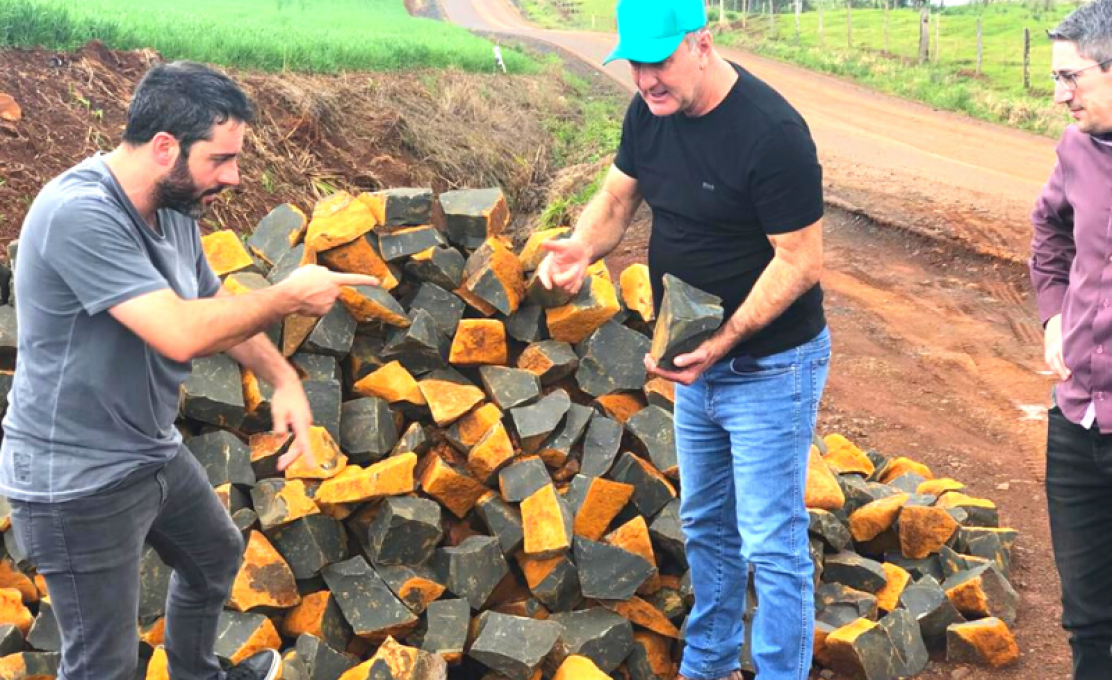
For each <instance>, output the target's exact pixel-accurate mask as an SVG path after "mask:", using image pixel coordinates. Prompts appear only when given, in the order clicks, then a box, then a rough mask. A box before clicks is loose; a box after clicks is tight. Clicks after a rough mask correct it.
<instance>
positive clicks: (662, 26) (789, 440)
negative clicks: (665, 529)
mask: <svg viewBox="0 0 1112 680" xmlns="http://www.w3.org/2000/svg"><path fill="white" fill-rule="evenodd" d="M617 14H618V45H617V47H616V48H615V50H614V52H613V53H611V55H610V57H609V59H608V61H609V60H614V59H624V60H626V61H628V62H629V66H630V74H631V76H632V78H633V82H634V84H635V85H636V86H637V90H638V93H637V95H636V96H634V98H633V100H632V102H631V103H630V105H629V109H628V110H627V112H626V116H625V122H624V124H623V126H622V139H621V144H620V145H619V148H618V154H617V156H616V158H615V159H614V166H613V167H612V168H611V169H610V173H609V175H608V176H607V178H606V181H605V183H604V184H603V186H602V189H601V191H599V193H598V195H596V196H595V197H594V198H593V199H592V201H591V203H590V204H589V205H588V206H587V208H586V209H585V210H584V212H583V215H582V217H581V218H580V220H579V222H578V224H577V225H576V228H575V233H574V234H573V236H572V237H571V238H569V239H566V240H556V241H549V242H548V243H547V244H546V245H545V247H546V248H547V249H548V250H549V251H550V252H549V255H548V256H547V257H546V259H545V260H544V261H543V262H542V264H541V266H540V267H539V268H538V271H537V274H538V277H539V278H540V280H541V281H542V283H544V285H546V286H548V287H552V286H553V285H556V286H560V287H561V288H564V289H565V290H567V291H569V292H574V291H575V290H578V288H579V286H580V285H581V282H582V281H583V276H584V272H585V270H586V268H587V266H588V265H589V263H590V262H591V261H592V260H597V259H599V258H601V257H603V256H604V255H606V254H607V253H608V252H610V251H611V250H612V249H613V248H614V247H615V246H616V245H617V243H618V242H619V241H620V240H621V238H622V235H623V233H624V232H625V229H626V227H627V226H628V225H629V223H630V221H631V220H632V218H633V215H634V213H635V211H636V210H637V208H638V206H639V205H640V204H641V201H642V200H644V201H645V202H646V203H648V205H649V207H650V208H652V212H653V224H652V239H651V240H650V243H649V256H648V260H649V270H650V272H651V277H652V283H653V293H654V300H655V303H656V305H657V306H658V307H659V305H660V302H661V298H662V294H663V293H662V288H663V286H662V279H663V276H664V274H666V273H667V274H672V275H674V276H676V277H677V278H679V279H681V280H683V281H686V282H687V283H689V284H691V285H693V286H695V287H697V288H701V289H703V290H705V291H708V292H711V293H714V294H715V295H718V296H719V297H721V298H722V299H723V301H724V308H725V312H726V314H727V315H728V316H727V321H726V323H724V324H723V325H722V328H721V329H720V330H719V331H718V332H717V333H715V334H714V335H713V336H712V337H711V338H709V339H708V340H706V341H705V342H704V343H703V344H702V345H700V346H699V347H698V348H696V349H694V350H693V351H691V352H690V353H688V354H684V355H681V356H679V357H676V359H675V362H674V363H675V365H676V366H678V367H679V368H678V369H676V370H674V371H671V370H663V369H662V368H661V367H658V366H657V365H656V364H655V363H654V362H653V361H652V360H651V359H650V358H646V369H647V370H648V371H649V372H651V373H654V374H656V375H661V376H663V377H665V378H667V379H669V380H672V381H674V382H676V383H677V385H676V408H675V411H676V416H675V430H676V448H677V452H678V455H679V470H680V519H681V521H682V523H683V531H684V536H685V538H686V546H685V549H686V555H687V560H688V563H689V565H690V568H691V583H692V586H693V588H694V591H695V605H694V607H693V608H692V611H691V615H690V616H689V617H688V619H687V625H686V636H685V643H686V645H685V648H684V655H683V662H682V664H681V666H680V676H679V680H740V678H741V673H740V671H739V670H738V666H739V663H738V652H739V648H740V646H741V641H742V635H743V631H742V612H743V611H744V610H745V593H746V583H747V582H748V578H749V569H750V567H752V568H753V570H754V583H755V587H756V591H757V598H758V600H759V601H760V606H759V607H758V608H757V613H756V617H755V619H754V621H753V624H752V625H753V631H752V641H753V644H752V650H753V663H754V665H755V666H756V669H757V676H758V677H759V678H760V680H805V679H806V678H807V676H808V671H809V670H810V668H811V652H812V635H813V632H812V628H813V617H814V592H813V578H814V571H813V565H812V562H811V558H810V555H809V552H808V545H807V527H808V517H807V510H806V508H805V507H804V503H803V491H804V484H805V480H806V478H807V460H808V456H807V454H808V448H809V445H810V442H811V433H812V431H813V429H814V426H815V415H816V410H817V408H818V402H819V399H820V397H821V395H822V391H823V387H824V385H825V382H826V375H827V370H828V362H829V359H830V336H829V333H828V331H827V328H826V321H825V318H824V315H823V308H822V288H821V287H820V286H819V277H820V274H821V271H822V216H823V201H822V169H821V167H820V166H819V162H818V157H817V154H816V150H815V145H814V142H813V141H812V140H811V134H810V131H809V130H808V129H807V124H806V123H805V122H804V120H803V118H802V117H801V116H800V115H799V113H797V112H796V111H795V109H793V108H792V107H791V105H790V104H789V103H788V102H787V101H785V100H784V98H783V97H782V96H781V95H780V94H779V93H777V92H776V91H775V90H773V89H772V88H771V87H770V86H769V85H768V84H766V83H764V82H762V81H760V80H759V79H757V78H756V77H754V76H753V75H752V74H751V73H749V72H748V71H746V70H745V69H744V68H742V67H741V66H738V65H737V64H732V63H730V62H728V61H726V60H725V59H723V58H722V57H721V56H720V55H719V54H718V52H717V51H716V50H715V49H714V37H713V35H712V34H711V33H710V32H709V31H707V30H706V22H707V19H706V10H705V8H704V6H703V0H621V2H619V3H618V12H617Z"/></svg>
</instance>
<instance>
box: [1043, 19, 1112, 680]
mask: <svg viewBox="0 0 1112 680" xmlns="http://www.w3.org/2000/svg"><path fill="white" fill-rule="evenodd" d="M1048 35H1049V37H1050V39H1051V40H1052V41H1053V43H1054V44H1053V67H1054V71H1053V73H1052V75H1051V77H1052V78H1053V79H1054V101H1055V102H1058V103H1061V104H1064V105H1065V106H1067V107H1068V108H1069V111H1070V115H1072V116H1073V119H1074V120H1075V121H1076V123H1075V124H1074V125H1071V126H1070V127H1069V128H1067V129H1066V131H1065V133H1064V134H1063V135H1062V138H1061V140H1060V141H1059V143H1058V162H1057V164H1056V165H1055V167H1054V171H1053V173H1052V174H1051V176H1050V180H1049V181H1048V182H1047V184H1046V186H1045V187H1044V188H1043V191H1042V194H1041V195H1040V196H1039V199H1038V202H1037V204H1036V206H1035V210H1034V213H1033V214H1032V216H1031V217H1032V221H1033V222H1034V238H1033V239H1032V242H1031V250H1032V254H1031V261H1030V267H1031V280H1032V282H1033V283H1034V286H1035V290H1036V292H1037V298H1038V308H1039V317H1040V320H1041V321H1042V322H1043V324H1044V325H1045V327H1046V338H1045V354H1046V362H1047V364H1048V365H1049V367H1050V369H1051V371H1052V372H1053V373H1054V375H1055V376H1056V377H1057V378H1058V379H1059V381H1060V382H1059V383H1058V384H1057V385H1056V386H1055V389H1054V403H1053V404H1052V406H1051V408H1050V411H1049V414H1048V421H1049V424H1048V433H1047V445H1046V450H1047V465H1046V491H1047V502H1048V506H1049V511H1050V529H1051V537H1052V539H1053V544H1054V557H1055V561H1056V562H1057V566H1058V574H1059V578H1060V579H1061V582H1062V610H1063V611H1062V625H1063V626H1064V627H1065V628H1066V630H1067V631H1069V633H1070V644H1071V647H1072V649H1073V673H1074V676H1073V677H1074V678H1075V680H1107V679H1108V678H1112V650H1110V645H1112V562H1110V561H1109V555H1112V532H1110V531H1109V530H1108V527H1109V526H1110V525H1112V503H1110V502H1109V501H1110V499H1112V228H1110V221H1109V216H1110V211H1112V73H1109V65H1110V64H1112V0H1097V1H1096V2H1094V3H1092V4H1089V5H1085V6H1083V7H1081V8H1080V9H1078V10H1076V11H1075V12H1073V13H1072V14H1070V15H1069V16H1068V17H1066V18H1065V19H1064V20H1063V21H1062V23H1060V24H1059V25H1058V27H1057V28H1055V29H1054V30H1052V31H1050V32H1049V33H1048Z"/></svg>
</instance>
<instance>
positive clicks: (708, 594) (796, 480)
mask: <svg viewBox="0 0 1112 680" xmlns="http://www.w3.org/2000/svg"><path fill="white" fill-rule="evenodd" d="M829 364H830V333H829V331H828V330H825V329H824V330H823V331H822V333H820V334H819V335H818V336H816V337H815V338H814V339H812V340H810V341H808V342H806V343H804V344H802V345H800V346H799V347H796V348H794V349H791V350H788V351H786V352H782V353H780V354H774V355H772V356H768V357H762V358H760V359H754V358H751V357H738V358H735V359H723V360H722V361H719V362H718V363H717V364H715V365H714V366H711V367H710V368H709V369H708V370H707V371H706V372H705V373H704V374H703V375H702V376H701V377H700V378H699V380H697V381H696V382H694V383H693V384H691V385H689V386H682V385H677V386H676V410H675V427H676V445H677V448H678V452H679V469H680V483H681V495H680V520H681V521H682V523H683V531H684V535H685V537H686V541H687V543H686V552H687V560H688V563H689V565H690V568H691V582H692V586H693V588H694V591H695V606H694V608H693V609H692V611H691V615H690V616H689V617H688V619H687V636H686V648H685V650H684V655H683V663H682V665H681V666H680V672H681V673H682V674H683V675H685V676H687V677H689V678H692V679H693V680H713V679H715V678H721V677H723V676H726V675H728V674H729V673H730V672H731V671H734V670H736V669H737V668H738V667H739V663H738V655H739V650H740V648H741V643H742V613H743V612H744V611H745V593H746V584H747V582H748V574H749V566H750V565H752V566H753V567H754V579H755V581H754V584H755V586H756V592H757V600H758V602H759V603H760V604H759V606H758V607H757V612H756V617H755V618H754V620H753V630H752V652H753V663H754V665H755V666H756V670H757V677H758V678H759V679H760V680H805V679H806V678H807V674H808V671H809V669H810V668H811V652H812V649H811V648H812V643H813V641H812V635H813V627H814V616H815V613H814V607H815V603H814V583H813V577H814V566H813V565H812V563H811V557H810V553H809V552H808V540H807V528H808V518H807V510H806V508H805V507H804V505H803V492H804V487H805V485H806V480H807V454H808V450H809V447H810V445H811V436H812V432H813V431H814V428H815V418H816V413H817V411H818V404H819V399H820V398H821V397H822V390H823V387H824V385H825V384H826V376H827V373H828V371H829Z"/></svg>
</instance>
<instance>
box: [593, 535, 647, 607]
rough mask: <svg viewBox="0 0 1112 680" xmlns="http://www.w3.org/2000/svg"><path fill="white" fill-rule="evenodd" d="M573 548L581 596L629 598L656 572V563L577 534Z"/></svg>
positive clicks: (607, 598)
mask: <svg viewBox="0 0 1112 680" xmlns="http://www.w3.org/2000/svg"><path fill="white" fill-rule="evenodd" d="M574 550H575V564H576V567H577V568H578V570H579V587H580V589H581V591H582V593H583V596H584V597H588V598H595V599H599V600H628V599H630V598H631V597H633V596H634V595H636V594H637V589H638V588H640V587H641V585H642V584H643V583H644V582H645V581H646V580H648V579H649V577H651V576H652V575H653V574H654V573H656V565H653V564H649V563H648V562H646V561H645V559H644V558H642V557H641V556H640V555H634V554H633V553H631V552H627V551H625V550H623V549H622V548H619V547H617V546H613V545H608V544H605V543H598V542H596V541H589V540H587V539H585V538H581V537H579V536H576V537H575V548H574Z"/></svg>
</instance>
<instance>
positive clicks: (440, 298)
mask: <svg viewBox="0 0 1112 680" xmlns="http://www.w3.org/2000/svg"><path fill="white" fill-rule="evenodd" d="M406 309H408V310H409V313H410V314H413V312H415V311H416V310H418V309H423V310H425V311H426V312H428V313H429V316H431V317H432V320H433V323H435V324H436V328H437V329H438V330H439V331H440V332H441V333H442V334H444V335H445V336H447V337H449V338H450V337H453V336H454V335H455V334H456V327H458V326H459V322H460V319H462V318H463V313H464V311H465V310H466V309H467V303H466V302H464V301H463V300H461V299H460V297H459V296H458V295H456V294H455V293H450V292H448V291H446V290H444V289H443V288H441V287H440V286H437V285H436V284H433V283H422V284H421V285H420V286H418V287H417V290H416V291H415V292H414V293H413V295H412V296H411V297H409V298H407V300H406Z"/></svg>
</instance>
